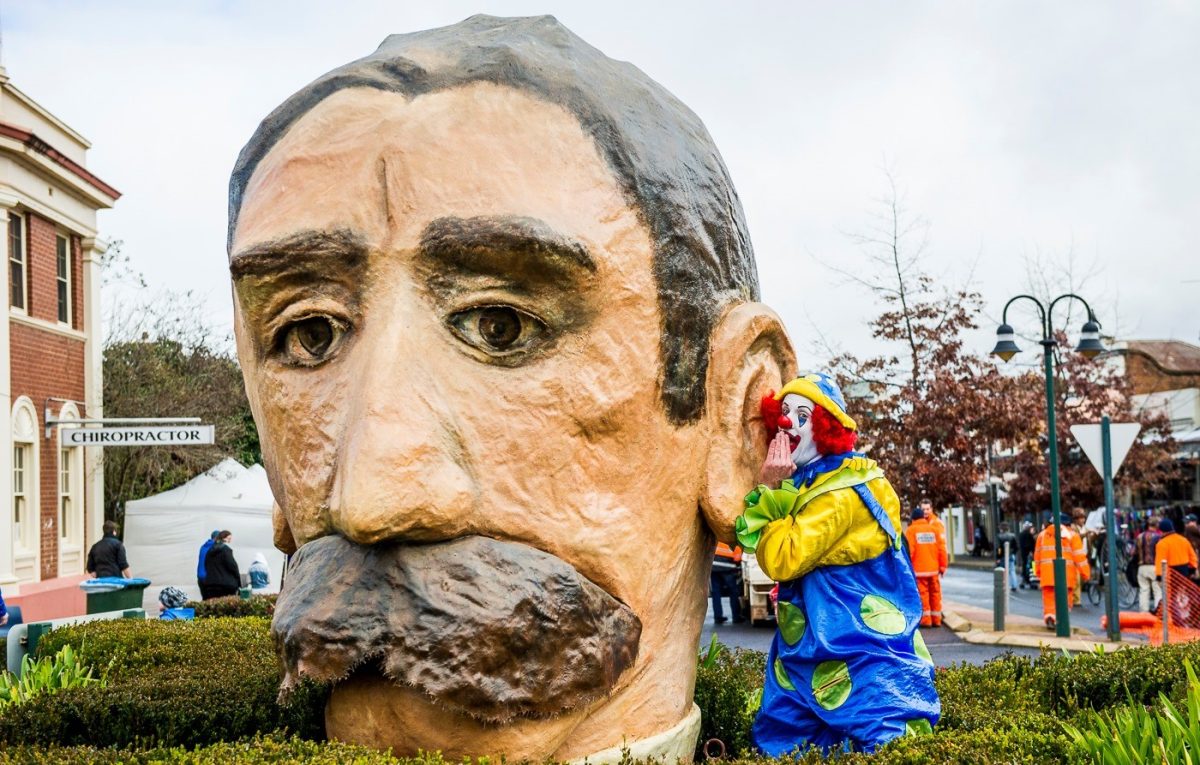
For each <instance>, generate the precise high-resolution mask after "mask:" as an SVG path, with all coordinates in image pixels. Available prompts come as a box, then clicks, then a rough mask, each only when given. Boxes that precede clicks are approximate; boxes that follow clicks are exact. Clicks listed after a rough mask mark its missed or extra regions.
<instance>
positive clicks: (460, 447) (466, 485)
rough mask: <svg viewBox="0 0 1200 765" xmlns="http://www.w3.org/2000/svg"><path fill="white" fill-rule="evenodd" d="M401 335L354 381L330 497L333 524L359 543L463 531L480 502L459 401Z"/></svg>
mask: <svg viewBox="0 0 1200 765" xmlns="http://www.w3.org/2000/svg"><path fill="white" fill-rule="evenodd" d="M363 339H364V340H365V339H367V338H363ZM395 339H396V340H397V342H396V343H381V344H380V346H381V351H380V352H378V353H375V354H374V355H373V357H369V358H366V359H365V363H363V365H362V367H361V372H360V374H358V375H357V376H356V378H357V379H356V381H355V382H354V383H352V385H353V388H354V390H353V391H352V392H351V395H350V396H349V399H350V412H349V417H348V420H347V422H346V431H345V434H344V437H343V440H342V444H341V448H340V449H339V450H338V465H337V470H336V474H335V475H336V477H335V479H334V486H333V491H332V492H331V495H330V508H329V512H330V521H331V522H332V524H333V526H334V528H335V529H336V530H337V532H339V533H341V534H342V535H343V536H345V537H347V538H349V539H351V540H353V541H354V542H358V543H360V544H372V543H375V542H381V541H384V540H388V539H412V540H419V541H436V540H442V539H449V538H452V537H456V536H460V535H461V534H463V533H465V532H466V529H467V528H468V526H469V524H470V520H471V514H472V512H473V509H474V504H475V500H476V490H475V486H474V482H473V481H472V479H471V477H470V472H469V468H468V461H469V454H468V450H467V448H466V445H465V444H464V443H463V439H462V436H461V432H460V430H459V429H458V428H457V426H456V425H455V414H454V411H453V407H452V402H450V401H448V400H447V397H446V396H445V395H444V394H443V392H442V391H441V389H440V388H439V385H438V380H437V376H436V375H433V374H431V369H430V362H429V361H428V360H427V359H426V358H424V357H423V356H422V354H421V352H420V350H419V349H417V348H415V347H406V346H408V345H409V344H410V343H411V341H409V342H405V341H404V340H402V339H399V338H395ZM464 403H465V402H464Z"/></svg>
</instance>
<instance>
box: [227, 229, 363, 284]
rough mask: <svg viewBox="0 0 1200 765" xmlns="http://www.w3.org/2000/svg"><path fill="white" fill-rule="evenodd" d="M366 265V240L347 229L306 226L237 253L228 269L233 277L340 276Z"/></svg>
mask: <svg viewBox="0 0 1200 765" xmlns="http://www.w3.org/2000/svg"><path fill="white" fill-rule="evenodd" d="M366 265H367V244H366V241H365V240H364V239H363V238H362V237H361V236H359V235H357V234H355V233H353V232H352V231H348V230H346V229H337V230H334V231H318V230H315V229H306V230H304V231H299V232H296V233H294V234H288V235H287V236H283V237H280V238H278V239H272V240H269V241H266V242H260V243H258V244H255V245H251V246H250V247H247V248H246V249H244V250H239V251H238V252H236V253H234V254H233V256H232V257H231V258H230V259H229V273H230V274H231V275H232V276H233V279H234V281H237V280H239V279H242V278H243V277H247V276H271V277H279V276H301V277H304V276H307V277H322V276H338V277H344V276H345V275H347V274H351V273H356V272H359V271H361V270H362V269H364V268H365V267H366Z"/></svg>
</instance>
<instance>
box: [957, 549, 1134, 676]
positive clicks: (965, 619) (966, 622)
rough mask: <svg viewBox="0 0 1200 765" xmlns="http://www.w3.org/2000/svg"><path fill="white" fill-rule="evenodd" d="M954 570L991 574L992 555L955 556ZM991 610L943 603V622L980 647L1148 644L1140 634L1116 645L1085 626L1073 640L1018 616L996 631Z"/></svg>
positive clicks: (1075, 630) (1078, 647)
mask: <svg viewBox="0 0 1200 765" xmlns="http://www.w3.org/2000/svg"><path fill="white" fill-rule="evenodd" d="M951 567H961V568H970V569H977V570H986V571H991V570H992V569H993V568H994V567H995V564H994V563H993V562H992V560H991V558H990V556H985V557H982V558H972V557H971V556H969V555H959V556H956V557H955V559H954V562H953V563H952V564H951ZM992 616H993V615H992V609H990V608H983V607H980V606H971V605H967V604H965V603H957V602H954V601H949V600H943V601H942V622H943V623H944V624H945V625H946V626H947V627H949V628H950V629H951V630H952V631H954V632H955V633H957V634H958V637H959V638H961V639H962V640H964V641H965V642H967V643H976V644H980V645H1002V646H1012V647H1014V648H1042V647H1045V648H1049V649H1051V650H1055V651H1058V650H1063V649H1065V650H1067V651H1075V652H1080V651H1097V650H1103V651H1107V652H1112V651H1120V650H1122V649H1125V648H1134V647H1137V646H1144V645H1147V644H1148V642H1149V641H1148V640H1147V639H1146V638H1145V637H1144V636H1143V635H1141V634H1136V633H1135V634H1129V633H1126V632H1122V633H1121V638H1122V639H1121V640H1119V641H1117V642H1113V641H1111V640H1108V639H1107V638H1105V637H1103V636H1098V635H1096V634H1094V633H1093V632H1092V631H1091V630H1088V629H1085V628H1083V627H1073V628H1072V629H1071V637H1059V636H1058V635H1056V634H1055V633H1054V631H1053V630H1050V629H1047V628H1046V625H1045V624H1043V623H1042V621H1041V620H1040V619H1036V618H1033V617H1029V616H1020V615H1017V614H1008V615H1007V616H1006V618H1005V620H1004V630H1003V631H1002V632H997V631H996V630H994V629H992V627H993V626H994V623H993V618H992Z"/></svg>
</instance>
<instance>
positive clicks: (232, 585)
mask: <svg viewBox="0 0 1200 765" xmlns="http://www.w3.org/2000/svg"><path fill="white" fill-rule="evenodd" d="M232 543H233V532H232V531H228V530H226V531H222V532H220V533H219V534H217V538H216V539H215V540H213V546H212V548H211V549H209V551H208V555H206V556H205V557H204V572H205V582H207V583H208V592H209V594H208V596H207V597H206V598H205V600H209V599H211V598H221V597H225V596H227V595H236V594H237V591H238V588H239V587H241V586H242V573H241V572H240V571H238V565H237V561H236V560H234V558H233V549H232V548H231V547H230V545H231V544H232Z"/></svg>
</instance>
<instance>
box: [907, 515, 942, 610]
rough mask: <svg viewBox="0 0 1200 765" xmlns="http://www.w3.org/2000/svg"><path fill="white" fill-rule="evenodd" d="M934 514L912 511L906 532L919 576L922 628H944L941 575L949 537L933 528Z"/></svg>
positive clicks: (913, 562)
mask: <svg viewBox="0 0 1200 765" xmlns="http://www.w3.org/2000/svg"><path fill="white" fill-rule="evenodd" d="M931 516H932V513H930V514H929V515H926V510H925V508H924V507H922V506H919V505H918V506H917V507H916V508H914V509H913V511H912V523H910V524H908V528H907V529H905V531H904V540H905V541H906V542H907V543H908V554H909V557H911V558H912V567H913V573H914V574H916V575H917V592H919V593H920V594H921V626H922V627H940V626H941V624H942V580H941V576H942V574H944V573H946V537H945V535H944V534H943V533H942V531H941V529H939V528H938V526H936V525H934V518H932V517H931Z"/></svg>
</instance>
